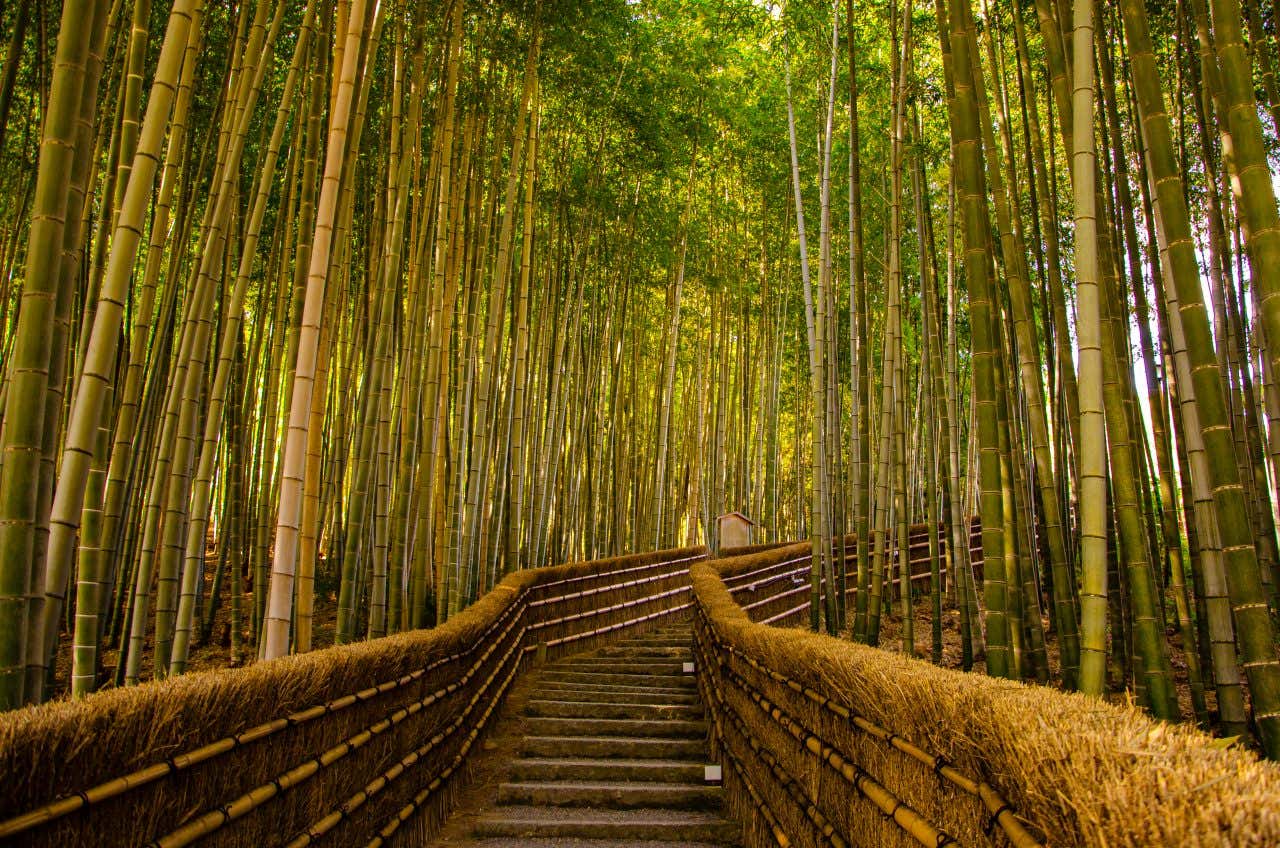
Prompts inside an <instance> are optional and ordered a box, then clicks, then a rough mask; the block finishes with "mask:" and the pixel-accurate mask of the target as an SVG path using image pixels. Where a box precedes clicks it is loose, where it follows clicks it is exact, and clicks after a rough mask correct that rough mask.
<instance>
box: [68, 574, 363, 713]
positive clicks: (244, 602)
mask: <svg viewBox="0 0 1280 848" xmlns="http://www.w3.org/2000/svg"><path fill="white" fill-rule="evenodd" d="M208 565H209V567H208V568H206V570H205V582H204V586H203V587H202V589H203V591H202V593H201V601H200V609H201V611H202V612H203V606H204V604H205V603H206V602H207V599H208V597H209V594H208V593H209V592H211V591H213V572H214V569H215V567H216V565H217V558H216V553H212V554H211V555H210V557H209V560H208ZM318 565H319V563H318ZM318 570H319V569H318ZM245 588H246V590H247V589H248V588H249V587H248V585H247V584H246V585H245ZM229 591H230V589H229V587H228V585H227V583H226V581H224V582H223V586H222V599H221V601H220V603H219V604H218V609H217V611H216V612H215V613H214V616H213V626H212V627H211V628H209V639H207V640H205V639H203V638H201V632H202V626H201V622H199V621H197V622H196V623H195V637H194V639H193V640H192V644H191V650H190V653H189V656H188V658H187V671H188V672H195V671H213V670H215V669H220V668H234V667H243V666H247V665H251V664H252V663H254V662H256V661H257V647H256V645H255V644H254V642H253V638H252V636H253V634H252V632H251V630H250V626H249V621H250V619H251V618H252V611H253V595H252V594H251V593H250V592H248V591H245V593H244V594H243V596H242V597H241V599H240V609H241V616H240V617H241V627H240V645H241V648H240V654H241V656H240V657H239V660H238V662H233V661H232V656H231V604H230V598H229V597H228V592H229ZM152 600H153V602H152V604H151V611H150V616H149V618H150V620H149V621H148V624H147V631H146V632H147V640H146V644H145V645H144V647H143V652H142V656H143V661H142V669H141V673H140V675H139V677H140V679H141V680H143V681H146V680H151V679H153V677H154V671H155V669H154V668H153V665H152V660H153V657H154V642H155V603H154V597H153V599H152ZM337 621H338V598H337V591H336V589H333V588H330V587H328V586H324V585H322V584H321V583H320V582H318V581H317V583H316V595H315V609H314V612H313V619H312V637H311V638H312V643H311V644H312V648H313V649H315V648H328V647H330V646H331V645H333V637H334V631H335V629H336V627H337ZM72 641H73V640H72V634H71V633H70V632H69V631H67V630H66V629H65V627H64V629H63V631H62V633H61V635H60V638H59V642H58V653H57V656H56V657H55V663H56V664H55V670H54V674H55V678H54V681H55V683H54V691H53V695H52V697H54V698H60V697H66V695H67V694H68V692H69V691H70V690H69V686H70V677H71V649H72ZM127 645H128V634H123V637H122V639H121V640H120V643H119V644H118V645H116V646H114V647H111V648H107V649H105V650H104V651H103V652H102V662H101V669H100V670H99V674H98V680H99V687H100V688H103V689H106V688H111V687H112V686H114V685H115V675H116V668H117V666H118V665H119V663H120V661H121V648H122V646H123V647H126V648H127Z"/></svg>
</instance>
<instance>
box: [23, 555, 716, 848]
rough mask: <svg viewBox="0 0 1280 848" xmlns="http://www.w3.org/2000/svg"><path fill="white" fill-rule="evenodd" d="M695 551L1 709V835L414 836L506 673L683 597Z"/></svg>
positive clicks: (545, 578)
mask: <svg viewBox="0 0 1280 848" xmlns="http://www.w3.org/2000/svg"><path fill="white" fill-rule="evenodd" d="M705 557H706V551H705V549H703V548H688V549H682V550H673V551H661V552H658V553H652V554H640V555H636V556H627V557H619V558H615V559H607V560H598V561H595V562H586V563H577V564H572V565H561V566H554V567H550V568H541V569H534V570H529V571H521V572H517V573H515V574H512V575H509V576H508V577H507V578H506V579H504V580H503V581H502V582H501V583H500V584H499V585H498V586H497V587H495V588H494V590H493V591H492V592H490V593H489V594H487V595H485V596H484V597H483V598H481V599H480V600H479V601H478V602H476V603H475V604H474V605H473V606H471V607H470V608H469V609H467V610H466V611H464V612H463V613H461V614H460V615H458V616H456V617H454V618H452V619H450V620H449V621H448V622H447V623H446V624H444V625H442V626H441V627H438V628H435V629H433V630H420V631H414V632H410V633H402V634H399V635H396V636H390V637H387V638H385V639H378V640H375V641H371V642H362V643H359V644H354V645H345V646H341V647H335V648H330V649H328V650H323V651H315V652H312V653H308V654H302V655H300V656H294V657H287V658H283V659H279V660H273V661H271V662H264V663H258V664H256V665H253V666H250V667H248V668H245V669H236V670H224V671H216V672H208V673H202V674H189V675H184V676H182V677H177V678H173V679H169V680H165V681H162V682H157V683H149V684H144V685H142V686H136V687H131V688H127V689H116V690H110V691H105V692H100V693H98V694H96V695H93V696H91V697H89V698H85V699H84V700H81V701H61V702H55V703H50V704H45V705H43V706H40V707H32V708H28V709H24V710H19V711H15V712H11V713H6V714H3V715H0V775H3V784H4V791H3V792H2V793H0V845H39V846H58V848H74V846H99V845H113V846H115V845H119V846H141V845H157V846H179V845H187V844H190V843H192V842H195V841H197V840H199V841H200V842H201V844H207V845H239V846H260V845H261V846H266V845H291V846H302V845H309V844H312V843H321V844H328V845H341V846H349V845H371V846H372V845H382V844H392V843H395V844H408V845H413V844H420V843H421V842H422V841H423V840H425V839H426V838H428V837H429V836H430V835H431V834H433V833H434V832H435V830H436V828H437V827H438V825H439V823H440V822H441V820H442V819H443V818H444V817H445V816H446V815H447V813H448V811H449V809H450V807H451V806H452V802H453V799H454V796H455V794H456V792H457V790H458V788H459V786H460V785H461V783H462V781H461V780H460V778H462V777H464V776H465V773H466V771H467V764H468V755H469V754H470V753H471V752H472V751H474V750H475V748H476V744H477V742H479V741H480V740H481V739H482V737H483V735H484V733H485V732H486V730H487V728H488V727H489V724H490V722H491V720H492V718H493V716H494V715H496V714H497V711H498V709H499V708H500V706H501V704H502V702H503V698H504V696H505V694H506V692H507V691H508V689H509V687H510V686H511V683H512V682H513V680H514V679H515V678H516V677H517V676H518V675H519V674H520V672H521V671H522V670H524V669H525V668H527V667H528V666H529V665H530V664H531V663H532V662H534V661H535V660H536V658H537V657H538V656H540V655H543V654H545V655H546V656H547V657H552V658H554V657H556V656H559V655H561V654H565V653H573V652H576V651H580V650H584V649H587V648H590V647H592V646H593V645H594V644H597V643H599V642H600V641H603V640H606V639H608V638H611V637H613V636H616V635H619V634H620V633H624V632H625V633H635V632H641V631H643V630H645V629H648V628H650V627H652V626H657V625H659V624H661V623H663V622H664V621H666V620H669V619H670V617H671V616H674V615H686V614H687V612H688V609H689V606H690V600H689V571H688V568H689V565H690V564H691V563H693V562H696V561H699V560H702V559H705Z"/></svg>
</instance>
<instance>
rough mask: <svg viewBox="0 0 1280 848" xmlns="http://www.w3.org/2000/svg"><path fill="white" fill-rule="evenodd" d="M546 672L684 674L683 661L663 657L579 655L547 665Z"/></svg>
mask: <svg viewBox="0 0 1280 848" xmlns="http://www.w3.org/2000/svg"><path fill="white" fill-rule="evenodd" d="M546 670H547V671H548V672H556V671H603V672H605V673H607V674H662V675H668V674H669V675H672V676H679V675H682V674H684V663H683V662H682V661H679V660H672V659H669V658H664V657H580V658H574V659H571V660H560V661H559V662H557V663H555V664H553V665H549V666H547V668H546Z"/></svg>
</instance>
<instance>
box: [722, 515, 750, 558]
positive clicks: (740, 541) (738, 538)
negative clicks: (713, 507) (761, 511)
mask: <svg viewBox="0 0 1280 848" xmlns="http://www.w3.org/2000/svg"><path fill="white" fill-rule="evenodd" d="M716 524H717V526H718V529H719V531H720V532H719V533H718V536H719V538H720V550H724V549H725V548H741V547H743V546H745V545H749V544H751V528H752V527H754V526H756V523H755V522H754V521H752V520H751V519H750V518H747V517H746V516H745V515H743V514H742V513H740V512H726V513H725V514H724V515H722V516H720V517H719V518H717V519H716Z"/></svg>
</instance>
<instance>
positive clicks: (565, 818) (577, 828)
mask: <svg viewBox="0 0 1280 848" xmlns="http://www.w3.org/2000/svg"><path fill="white" fill-rule="evenodd" d="M475 835H476V836H477V837H480V838H486V837H487V838H518V839H520V840H521V844H529V843H528V842H527V841H526V840H527V839H529V838H531V837H532V838H541V839H557V840H558V839H612V840H627V839H633V840H668V841H677V842H678V843H679V844H681V845H691V844H700V843H711V844H715V845H732V844H734V843H735V842H736V841H737V839H738V827H737V825H735V824H733V823H731V822H728V821H725V820H724V819H722V818H721V817H720V816H718V815H715V814H714V813H704V812H696V811H687V810H651V809H639V810H592V809H584V810H556V809H548V808H545V807H523V806H510V807H500V808H498V809H496V810H493V811H492V812H490V813H488V814H486V815H484V816H482V817H481V818H480V819H479V821H477V822H476V827H475ZM557 844H561V843H558V842H557Z"/></svg>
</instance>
